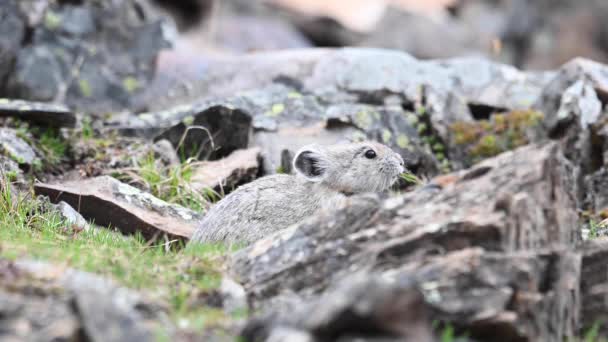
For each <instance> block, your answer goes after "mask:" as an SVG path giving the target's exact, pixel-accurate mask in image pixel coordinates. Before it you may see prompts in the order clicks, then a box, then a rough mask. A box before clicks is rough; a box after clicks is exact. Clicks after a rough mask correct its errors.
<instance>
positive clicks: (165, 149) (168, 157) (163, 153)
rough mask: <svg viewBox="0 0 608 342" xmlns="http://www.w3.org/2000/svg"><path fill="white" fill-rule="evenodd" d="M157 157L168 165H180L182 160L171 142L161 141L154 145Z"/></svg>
mask: <svg viewBox="0 0 608 342" xmlns="http://www.w3.org/2000/svg"><path fill="white" fill-rule="evenodd" d="M152 149H153V150H154V153H155V156H156V157H157V158H160V159H161V160H162V161H163V162H165V163H166V164H168V165H179V164H180V160H179V156H178V155H177V152H176V151H175V149H174V148H173V145H172V144H171V142H170V141H169V140H166V139H161V140H158V141H157V142H155V143H154V145H152Z"/></svg>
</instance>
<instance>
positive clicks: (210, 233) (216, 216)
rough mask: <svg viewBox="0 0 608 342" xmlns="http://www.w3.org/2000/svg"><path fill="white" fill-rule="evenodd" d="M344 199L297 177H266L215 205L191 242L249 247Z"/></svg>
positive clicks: (337, 204) (244, 186) (236, 191)
mask: <svg viewBox="0 0 608 342" xmlns="http://www.w3.org/2000/svg"><path fill="white" fill-rule="evenodd" d="M344 198H345V196H344V195H342V194H340V193H336V192H335V191H329V190H328V189H326V188H325V187H322V186H319V184H315V183H311V182H306V181H304V180H302V179H300V178H298V177H296V176H291V175H283V174H281V175H272V176H266V177H263V178H260V179H258V180H256V181H254V182H252V183H249V184H246V185H243V186H241V187H239V188H238V189H237V190H235V191H234V192H232V193H231V194H230V195H228V196H226V197H225V198H224V199H223V200H221V201H219V202H218V203H217V204H216V205H214V206H213V207H212V208H211V209H210V210H209V212H208V213H207V214H206V215H205V217H203V220H202V222H201V225H200V226H199V228H198V229H197V230H196V232H195V233H194V236H193V237H192V241H198V242H228V243H237V242H238V243H246V244H249V243H252V242H254V241H256V240H258V239H260V238H262V237H265V236H268V235H270V234H272V233H274V232H275V231H277V230H280V229H282V228H287V227H288V226H290V225H292V224H294V223H297V222H300V221H301V220H303V219H305V218H306V217H308V216H311V215H312V214H314V213H315V212H316V211H318V210H319V209H320V208H322V207H324V206H330V207H331V206H339V205H340V204H341V201H343V199H344ZM279 227H280V228H279Z"/></svg>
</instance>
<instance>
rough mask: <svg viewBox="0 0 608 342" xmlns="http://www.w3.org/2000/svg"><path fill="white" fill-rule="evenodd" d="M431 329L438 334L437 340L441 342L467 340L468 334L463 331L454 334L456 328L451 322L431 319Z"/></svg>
mask: <svg viewBox="0 0 608 342" xmlns="http://www.w3.org/2000/svg"><path fill="white" fill-rule="evenodd" d="M431 326H432V327H433V329H434V330H435V331H436V332H437V333H438V334H439V340H440V341H441V342H455V341H458V340H465V341H466V340H468V337H469V334H468V333H466V332H465V333H464V334H461V335H457V334H456V329H455V328H454V326H453V325H452V324H450V323H449V322H448V323H445V322H441V321H433V323H432V324H431Z"/></svg>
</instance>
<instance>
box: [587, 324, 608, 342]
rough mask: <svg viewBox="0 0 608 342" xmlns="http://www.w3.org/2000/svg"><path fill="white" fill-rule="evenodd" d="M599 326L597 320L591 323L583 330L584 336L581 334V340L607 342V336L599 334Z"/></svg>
mask: <svg viewBox="0 0 608 342" xmlns="http://www.w3.org/2000/svg"><path fill="white" fill-rule="evenodd" d="M600 328H601V324H600V322H599V321H596V322H595V323H593V325H592V326H591V327H590V328H589V329H588V330H587V331H586V332H585V336H583V339H582V341H583V342H607V341H608V338H607V337H606V336H600Z"/></svg>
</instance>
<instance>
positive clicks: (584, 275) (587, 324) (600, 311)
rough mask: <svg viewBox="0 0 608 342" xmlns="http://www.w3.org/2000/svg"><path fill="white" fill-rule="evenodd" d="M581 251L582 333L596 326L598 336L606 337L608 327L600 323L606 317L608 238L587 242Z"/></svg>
mask: <svg viewBox="0 0 608 342" xmlns="http://www.w3.org/2000/svg"><path fill="white" fill-rule="evenodd" d="M581 250H582V252H583V260H582V269H581V283H580V291H581V331H582V332H584V333H587V332H589V331H590V330H591V329H593V327H594V326H596V328H597V336H606V334H608V327H606V325H605V324H601V323H598V322H602V320H603V319H604V317H605V315H606V298H608V291H607V288H606V284H607V283H608V279H607V277H606V273H605V271H606V263H605V261H606V257H607V256H608V238H607V237H601V238H597V239H594V240H589V241H586V242H585V243H584V244H583V245H582V248H581Z"/></svg>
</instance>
